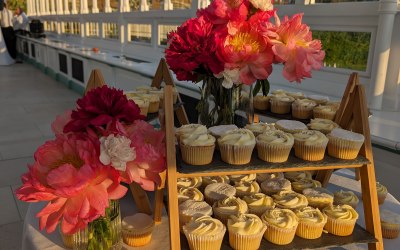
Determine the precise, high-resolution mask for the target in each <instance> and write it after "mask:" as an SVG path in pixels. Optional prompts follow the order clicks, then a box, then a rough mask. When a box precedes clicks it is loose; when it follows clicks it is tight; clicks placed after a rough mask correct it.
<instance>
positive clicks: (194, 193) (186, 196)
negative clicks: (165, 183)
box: [178, 187, 204, 203]
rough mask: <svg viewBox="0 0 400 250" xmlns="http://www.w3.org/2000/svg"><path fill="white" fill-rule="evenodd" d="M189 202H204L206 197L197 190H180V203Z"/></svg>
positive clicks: (190, 188) (189, 188)
mask: <svg viewBox="0 0 400 250" xmlns="http://www.w3.org/2000/svg"><path fill="white" fill-rule="evenodd" d="M187 200H194V201H203V200H204V196H203V194H202V193H201V192H200V190H198V189H197V188H192V187H188V188H180V189H179V190H178V201H179V203H182V202H184V201H187Z"/></svg>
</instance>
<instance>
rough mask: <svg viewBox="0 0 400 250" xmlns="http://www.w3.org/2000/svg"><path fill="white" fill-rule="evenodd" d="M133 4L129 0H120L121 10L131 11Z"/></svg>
mask: <svg viewBox="0 0 400 250" xmlns="http://www.w3.org/2000/svg"><path fill="white" fill-rule="evenodd" d="M130 11H131V6H130V5H129V0H120V1H119V12H130Z"/></svg>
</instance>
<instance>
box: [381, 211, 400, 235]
mask: <svg viewBox="0 0 400 250" xmlns="http://www.w3.org/2000/svg"><path fill="white" fill-rule="evenodd" d="M380 215H381V227H382V236H383V238H386V239H396V238H397V237H398V236H399V232H400V215H398V214H396V213H394V212H392V211H389V210H386V209H385V210H382V211H381V212H380Z"/></svg>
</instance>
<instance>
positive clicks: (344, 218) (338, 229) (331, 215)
mask: <svg viewBox="0 0 400 250" xmlns="http://www.w3.org/2000/svg"><path fill="white" fill-rule="evenodd" d="M322 212H323V213H324V214H325V215H326V216H327V217H328V220H327V223H326V224H325V229H326V230H327V231H328V232H329V233H331V234H333V235H338V236H348V235H351V234H352V233H353V230H354V226H355V225H356V221H357V219H358V213H357V212H356V210H354V208H352V207H351V206H349V205H337V206H336V205H335V206H329V207H326V208H324V209H323V211H322Z"/></svg>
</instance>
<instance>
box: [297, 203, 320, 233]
mask: <svg viewBox="0 0 400 250" xmlns="http://www.w3.org/2000/svg"><path fill="white" fill-rule="evenodd" d="M295 214H296V216H297V218H299V226H298V227H297V230H296V235H297V236H299V237H301V238H304V239H318V238H319V237H321V235H322V231H323V230H324V226H325V224H326V221H327V218H326V215H325V214H323V213H322V212H321V211H320V210H319V209H318V208H312V207H304V208H301V209H298V210H296V211H295Z"/></svg>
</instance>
